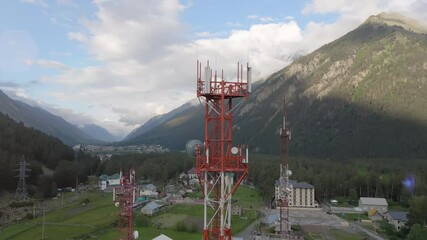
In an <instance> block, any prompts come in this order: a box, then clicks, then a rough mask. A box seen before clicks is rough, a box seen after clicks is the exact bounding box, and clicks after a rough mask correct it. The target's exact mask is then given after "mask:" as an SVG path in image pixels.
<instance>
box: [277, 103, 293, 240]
mask: <svg viewBox="0 0 427 240" xmlns="http://www.w3.org/2000/svg"><path fill="white" fill-rule="evenodd" d="M285 106H286V100H285V97H283V121H282V126H281V127H280V162H281V163H280V178H279V199H277V205H278V206H279V208H280V218H279V221H280V223H279V224H280V230H279V235H280V239H289V238H290V234H291V224H290V221H289V201H290V194H291V191H292V189H291V188H292V186H291V185H290V184H289V177H290V176H291V175H292V172H291V171H290V170H289V165H288V164H289V161H288V159H289V140H290V139H291V131H290V130H289V129H288V127H287V126H286V113H285Z"/></svg>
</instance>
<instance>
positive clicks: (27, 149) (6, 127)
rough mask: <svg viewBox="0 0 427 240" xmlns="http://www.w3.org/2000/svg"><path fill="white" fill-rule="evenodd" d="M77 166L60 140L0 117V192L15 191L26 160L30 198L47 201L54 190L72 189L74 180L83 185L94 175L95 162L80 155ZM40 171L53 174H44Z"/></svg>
mask: <svg viewBox="0 0 427 240" xmlns="http://www.w3.org/2000/svg"><path fill="white" fill-rule="evenodd" d="M77 154H78V164H77V165H76V164H74V156H75V152H74V151H73V149H72V148H71V147H69V146H67V145H65V144H64V143H62V142H61V141H60V140H59V139H57V138H54V137H52V136H49V135H46V134H44V133H42V132H40V131H38V130H35V129H33V128H28V127H26V126H24V124H23V123H22V122H21V123H16V122H15V121H14V120H12V119H11V118H9V117H8V116H7V115H3V114H0V166H1V168H0V189H1V190H7V191H9V192H13V191H14V190H15V189H16V186H17V183H18V178H16V176H17V175H18V172H17V171H14V170H15V169H19V162H20V161H21V159H22V158H24V157H25V159H26V161H27V163H29V164H30V165H29V166H28V168H29V169H30V171H29V172H28V175H29V176H28V178H27V185H28V192H29V194H30V196H32V197H36V198H46V197H51V196H54V195H56V190H57V188H60V187H66V186H74V185H75V183H76V176H77V177H78V178H79V181H80V182H84V181H86V179H87V176H88V175H90V174H93V173H95V172H96V170H97V168H98V164H99V160H98V159H97V158H94V157H91V156H89V155H86V154H84V153H83V152H79V153H77ZM43 168H45V169H50V170H53V173H50V174H49V173H47V174H45V173H44V171H43Z"/></svg>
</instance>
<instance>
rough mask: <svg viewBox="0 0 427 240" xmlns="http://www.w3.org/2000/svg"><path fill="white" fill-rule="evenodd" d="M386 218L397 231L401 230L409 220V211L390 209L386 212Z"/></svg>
mask: <svg viewBox="0 0 427 240" xmlns="http://www.w3.org/2000/svg"><path fill="white" fill-rule="evenodd" d="M385 218H386V219H387V221H388V222H389V223H390V224H392V225H393V226H394V228H395V229H396V230H397V231H400V229H402V227H404V226H405V225H406V223H407V222H408V212H399V211H390V212H387V213H386V214H385Z"/></svg>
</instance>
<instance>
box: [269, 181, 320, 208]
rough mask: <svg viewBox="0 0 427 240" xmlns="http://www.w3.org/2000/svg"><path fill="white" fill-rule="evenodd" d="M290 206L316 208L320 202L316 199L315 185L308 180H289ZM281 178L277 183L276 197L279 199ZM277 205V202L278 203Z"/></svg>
mask: <svg viewBox="0 0 427 240" xmlns="http://www.w3.org/2000/svg"><path fill="white" fill-rule="evenodd" d="M288 184H289V189H290V190H291V191H290V193H289V196H288V199H289V207H305V208H316V207H319V204H318V203H317V202H316V200H314V196H315V194H314V186H313V185H311V184H309V183H306V182H297V181H294V180H289V183H288ZM279 190H280V188H279V180H276V184H275V199H276V201H277V200H279ZM276 206H277V204H276Z"/></svg>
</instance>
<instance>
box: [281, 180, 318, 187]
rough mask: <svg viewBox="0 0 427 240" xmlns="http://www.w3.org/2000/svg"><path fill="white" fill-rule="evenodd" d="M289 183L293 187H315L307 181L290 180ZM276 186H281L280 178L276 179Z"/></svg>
mask: <svg viewBox="0 0 427 240" xmlns="http://www.w3.org/2000/svg"><path fill="white" fill-rule="evenodd" d="M289 185H291V186H292V187H293V188H302V189H314V187H313V185H311V184H309V183H307V182H297V181H294V180H289ZM275 186H276V187H277V186H279V180H276V183H275Z"/></svg>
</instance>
